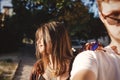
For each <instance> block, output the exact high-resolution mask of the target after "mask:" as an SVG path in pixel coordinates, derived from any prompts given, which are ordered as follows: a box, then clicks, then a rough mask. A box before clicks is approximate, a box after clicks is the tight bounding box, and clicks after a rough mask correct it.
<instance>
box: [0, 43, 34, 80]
mask: <svg viewBox="0 0 120 80" xmlns="http://www.w3.org/2000/svg"><path fill="white" fill-rule="evenodd" d="M2 56H3V57H4V54H3V55H2ZM6 56H8V57H12V58H18V60H20V63H19V66H18V69H17V71H16V73H15V76H14V78H13V80H29V77H30V73H31V69H32V67H33V64H34V63H35V61H36V57H35V49H34V45H25V46H24V47H22V48H20V49H19V51H18V52H15V53H10V54H8V53H7V54H5V57H6ZM3 57H2V58H3Z"/></svg>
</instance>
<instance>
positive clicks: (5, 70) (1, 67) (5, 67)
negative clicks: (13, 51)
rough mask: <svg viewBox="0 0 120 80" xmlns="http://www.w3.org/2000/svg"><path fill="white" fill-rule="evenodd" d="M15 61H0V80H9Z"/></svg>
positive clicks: (14, 68)
mask: <svg viewBox="0 0 120 80" xmlns="http://www.w3.org/2000/svg"><path fill="white" fill-rule="evenodd" d="M16 65H17V63H16V61H14V60H12V59H2V60H0V80H11V79H12V76H13V74H14V72H15V70H16Z"/></svg>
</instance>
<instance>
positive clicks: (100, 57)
mask: <svg viewBox="0 0 120 80" xmlns="http://www.w3.org/2000/svg"><path fill="white" fill-rule="evenodd" d="M85 69H88V70H91V71H93V72H94V73H95V76H96V80H120V55H117V54H116V53H115V52H114V51H113V50H112V49H111V47H109V46H107V47H105V48H104V50H97V51H90V50H87V51H84V52H82V53H80V54H78V55H77V56H76V58H75V60H74V62H73V65H72V71H71V77H70V79H71V80H72V78H73V76H74V75H75V74H76V73H77V72H78V71H80V70H85Z"/></svg>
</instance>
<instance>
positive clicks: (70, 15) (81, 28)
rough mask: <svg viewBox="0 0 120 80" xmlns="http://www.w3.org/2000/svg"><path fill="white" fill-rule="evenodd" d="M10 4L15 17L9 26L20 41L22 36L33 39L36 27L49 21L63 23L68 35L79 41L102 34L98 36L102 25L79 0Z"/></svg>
mask: <svg viewBox="0 0 120 80" xmlns="http://www.w3.org/2000/svg"><path fill="white" fill-rule="evenodd" d="M12 3H13V9H14V12H15V13H16V15H14V16H13V17H12V18H11V19H12V20H11V26H12V27H14V28H15V29H14V30H15V32H16V34H17V35H18V36H20V37H19V39H20V40H21V38H22V37H23V34H26V35H27V36H28V37H32V38H33V39H34V34H35V31H36V29H37V28H38V27H39V26H38V25H39V24H42V23H45V22H48V21H50V20H58V21H62V22H64V23H65V24H66V27H67V28H68V30H69V32H70V34H71V35H76V36H78V37H79V38H80V39H81V38H83V39H89V38H93V37H95V38H97V37H98V36H101V34H102V33H101V34H100V35H99V32H100V31H101V29H102V28H101V26H103V25H102V23H100V21H99V19H95V18H93V16H92V15H91V14H90V13H88V8H87V7H85V6H84V5H83V4H82V3H81V1H80V0H74V1H72V0H12ZM94 23H96V24H94ZM96 27H100V28H96ZM97 29H98V30H97ZM102 31H103V30H102ZM104 31H105V30H104ZM104 31H103V32H104ZM97 32H98V33H97Z"/></svg>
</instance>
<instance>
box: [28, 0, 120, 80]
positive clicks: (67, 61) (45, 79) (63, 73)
mask: <svg viewBox="0 0 120 80" xmlns="http://www.w3.org/2000/svg"><path fill="white" fill-rule="evenodd" d="M97 4H98V9H99V18H100V19H101V21H102V22H103V23H104V25H105V27H106V29H107V32H108V34H109V37H110V39H111V42H110V44H109V45H108V46H106V47H104V48H102V47H101V48H100V49H97V50H95V51H91V50H86V51H83V52H81V53H80V54H78V55H77V56H76V57H75V59H74V61H73V63H72V69H71V70H70V65H71V62H72V59H73V58H74V56H73V55H72V51H71V45H70V40H69V37H68V33H67V31H66V29H65V27H64V25H62V24H61V23H59V22H50V23H46V24H44V25H42V26H41V27H40V28H39V29H38V30H37V32H36V55H37V57H38V61H37V62H36V63H35V65H34V67H33V70H32V74H31V77H30V80H120V71H119V70H120V62H119V61H120V0H97Z"/></svg>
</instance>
